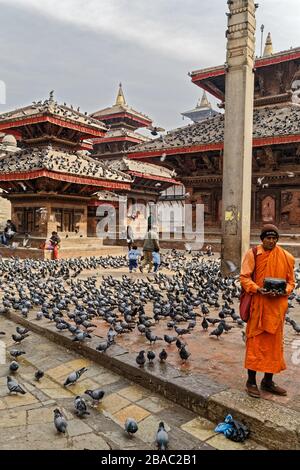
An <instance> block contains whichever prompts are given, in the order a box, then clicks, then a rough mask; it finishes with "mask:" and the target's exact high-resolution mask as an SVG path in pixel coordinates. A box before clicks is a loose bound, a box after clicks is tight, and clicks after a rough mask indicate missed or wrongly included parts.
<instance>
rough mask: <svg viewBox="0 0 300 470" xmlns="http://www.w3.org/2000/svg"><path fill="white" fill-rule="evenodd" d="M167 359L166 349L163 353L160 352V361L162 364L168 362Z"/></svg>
mask: <svg viewBox="0 0 300 470" xmlns="http://www.w3.org/2000/svg"><path fill="white" fill-rule="evenodd" d="M167 357H168V353H167V351H166V350H165V349H163V350H162V351H160V353H159V360H160V362H165V361H166V360H167Z"/></svg>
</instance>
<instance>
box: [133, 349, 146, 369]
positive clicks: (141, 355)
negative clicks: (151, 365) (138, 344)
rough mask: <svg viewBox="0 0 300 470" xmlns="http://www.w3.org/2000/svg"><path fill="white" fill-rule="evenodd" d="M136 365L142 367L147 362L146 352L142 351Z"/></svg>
mask: <svg viewBox="0 0 300 470" xmlns="http://www.w3.org/2000/svg"><path fill="white" fill-rule="evenodd" d="M135 361H136V363H137V364H138V365H139V366H140V367H142V366H143V365H144V364H145V362H146V358H145V351H140V352H139V353H138V355H137V357H136V359H135Z"/></svg>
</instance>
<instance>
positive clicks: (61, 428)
mask: <svg viewBox="0 0 300 470" xmlns="http://www.w3.org/2000/svg"><path fill="white" fill-rule="evenodd" d="M53 413H54V426H55V427H56V429H57V431H58V432H61V433H63V434H64V433H65V432H66V430H67V427H68V423H67V420H66V418H65V417H64V415H63V414H62V412H61V411H60V410H59V409H58V408H55V410H53Z"/></svg>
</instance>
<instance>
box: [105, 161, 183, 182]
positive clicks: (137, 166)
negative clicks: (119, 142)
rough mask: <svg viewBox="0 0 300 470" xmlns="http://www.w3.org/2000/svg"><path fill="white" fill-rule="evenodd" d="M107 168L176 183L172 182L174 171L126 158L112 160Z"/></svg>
mask: <svg viewBox="0 0 300 470" xmlns="http://www.w3.org/2000/svg"><path fill="white" fill-rule="evenodd" d="M109 168H112V169H114V170H119V171H122V172H128V173H129V174H130V175H135V176H137V175H146V176H147V177H158V178H159V179H164V180H170V179H171V180H172V181H171V182H172V183H176V181H175V180H173V178H174V176H176V173H175V171H174V170H169V169H168V168H164V167H161V166H159V165H153V164H152V163H145V162H139V161H137V160H129V159H128V158H122V159H119V160H113V161H111V162H110V163H109Z"/></svg>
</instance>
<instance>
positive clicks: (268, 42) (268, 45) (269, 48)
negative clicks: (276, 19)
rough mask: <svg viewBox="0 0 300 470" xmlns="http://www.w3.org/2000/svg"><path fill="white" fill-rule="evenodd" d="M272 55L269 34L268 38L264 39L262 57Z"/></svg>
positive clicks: (269, 34)
mask: <svg viewBox="0 0 300 470" xmlns="http://www.w3.org/2000/svg"><path fill="white" fill-rule="evenodd" d="M272 54H273V43H272V38H271V33H268V36H267V39H266V45H265V50H264V57H265V56H268V55H272Z"/></svg>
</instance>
